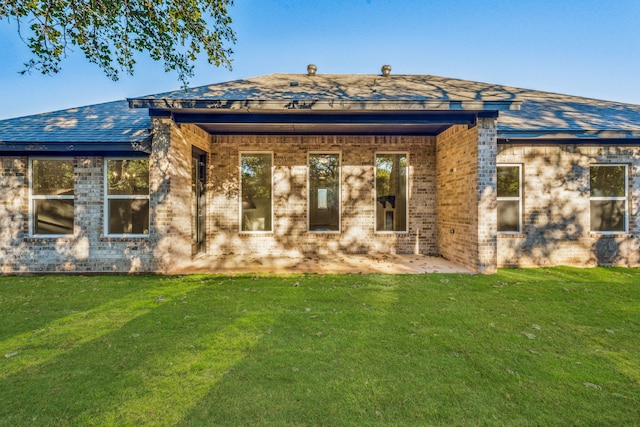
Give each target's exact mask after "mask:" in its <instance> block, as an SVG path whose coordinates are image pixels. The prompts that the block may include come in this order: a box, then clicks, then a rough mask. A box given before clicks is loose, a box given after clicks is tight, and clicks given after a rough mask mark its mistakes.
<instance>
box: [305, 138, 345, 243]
mask: <svg viewBox="0 0 640 427" xmlns="http://www.w3.org/2000/svg"><path fill="white" fill-rule="evenodd" d="M316 154H329V155H331V154H337V155H338V229H337V230H311V209H310V206H311V179H310V178H311V175H310V174H309V160H310V159H311V156H313V155H316ZM307 233H312V234H340V233H342V152H341V151H331V150H328V151H323V150H319V151H309V152H307Z"/></svg>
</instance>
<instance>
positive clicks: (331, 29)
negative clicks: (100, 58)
mask: <svg viewBox="0 0 640 427" xmlns="http://www.w3.org/2000/svg"><path fill="white" fill-rule="evenodd" d="M230 13H231V16H232V18H233V21H234V22H233V28H234V30H235V31H236V33H237V37H238V42H237V44H236V45H234V46H232V48H233V50H234V52H235V53H234V55H233V71H228V70H226V69H224V68H216V67H214V66H212V65H209V64H207V63H206V61H205V60H202V61H199V62H198V63H197V66H196V75H195V76H194V77H193V78H192V79H191V80H190V86H201V85H206V84H210V83H217V82H222V81H228V80H234V79H240V78H245V77H252V76H258V75H263V74H270V73H276V72H285V73H305V72H306V66H307V64H309V63H314V64H316V65H317V66H318V73H379V71H380V67H381V66H382V65H383V64H390V65H391V66H392V68H393V71H392V72H393V73H395V74H433V75H440V76H446V77H454V78H462V79H468V80H476V81H483V82H489V83H497V84H504V85H511V86H517V87H525V88H531V89H539V90H547V91H551V92H560V93H566V94H572V95H580V96H585V97H592V98H600V99H608V100H613V101H621V102H629V103H634V104H640V24H639V23H640V1H639V0H609V1H606V0H601V1H596V0H460V1H455V0H442V1H435V0H406V1H402V0H326V1H324V0H315V1H311V0H236V4H235V5H234V6H233V7H232V8H231V9H230ZM0 58H2V61H1V62H0V82H1V86H2V96H1V97H0V119H4V118H9V117H18V116H23V115H29V114H36V113H43V112H48V111H53V110H60V109H65V108H71V107H77V106H82V105H88V104H96V103H100V102H106V101H113V100H117V99H123V98H127V97H136V96H143V95H147V94H154V93H160V92H165V91H170V90H175V89H178V88H179V87H180V82H179V81H178V80H177V77H176V75H175V74H167V73H164V72H163V70H162V64H160V63H154V62H152V61H151V60H147V59H144V58H141V59H139V62H138V66H137V68H136V71H135V75H134V76H133V77H129V76H122V77H121V79H120V81H118V82H112V81H111V80H109V79H108V78H107V77H105V76H104V74H102V72H101V71H100V70H98V69H97V68H96V67H95V66H94V65H92V64H89V63H88V62H87V61H86V60H85V59H84V58H83V57H82V56H81V55H80V54H77V53H74V54H72V55H71V56H70V57H69V58H68V60H67V61H66V63H63V68H62V71H61V72H60V73H59V74H57V75H54V76H42V75H39V74H31V75H19V74H18V71H20V70H21V69H22V64H23V63H24V62H26V61H27V60H28V59H29V58H30V56H29V51H28V50H27V49H26V47H25V46H24V44H23V42H22V41H21V40H20V39H19V37H18V35H17V28H16V26H15V25H13V24H11V23H10V22H7V21H6V20H3V21H0Z"/></svg>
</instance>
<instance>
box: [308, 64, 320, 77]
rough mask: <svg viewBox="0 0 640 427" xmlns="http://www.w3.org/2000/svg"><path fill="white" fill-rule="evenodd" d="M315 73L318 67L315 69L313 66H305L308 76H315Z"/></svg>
mask: <svg viewBox="0 0 640 427" xmlns="http://www.w3.org/2000/svg"><path fill="white" fill-rule="evenodd" d="M316 71H318V67H316V66H315V64H309V65H307V73H308V75H309V76H312V77H313V76H315V75H316Z"/></svg>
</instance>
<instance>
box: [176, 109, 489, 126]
mask: <svg viewBox="0 0 640 427" xmlns="http://www.w3.org/2000/svg"><path fill="white" fill-rule="evenodd" d="M172 118H173V121H174V122H175V123H178V124H211V125H213V124H217V125H309V126H322V125H326V126H332V125H355V126H389V125H392V126H394V125H400V126H402V125H414V126H419V125H455V124H460V125H474V124H475V123H476V118H477V115H476V114H473V113H471V114H470V113H422V114H412V113H402V114H242V113H240V114H233V113H231V114H229V113H214V114H207V113H199V112H193V113H183V112H174V113H173V114H172Z"/></svg>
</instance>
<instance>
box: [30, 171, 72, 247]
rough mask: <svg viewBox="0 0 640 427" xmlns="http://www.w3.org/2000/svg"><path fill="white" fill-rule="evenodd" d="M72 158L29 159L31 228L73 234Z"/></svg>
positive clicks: (33, 232) (36, 233)
mask: <svg viewBox="0 0 640 427" xmlns="http://www.w3.org/2000/svg"><path fill="white" fill-rule="evenodd" d="M73 183H74V176H73V160H71V159H32V160H31V203H30V206H31V226H32V228H31V232H32V234H34V235H69V234H73Z"/></svg>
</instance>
